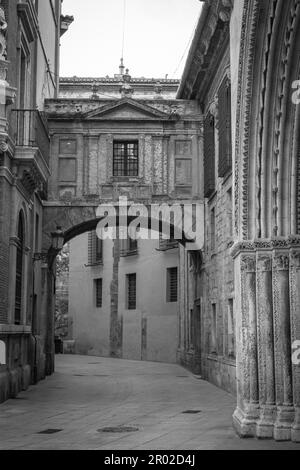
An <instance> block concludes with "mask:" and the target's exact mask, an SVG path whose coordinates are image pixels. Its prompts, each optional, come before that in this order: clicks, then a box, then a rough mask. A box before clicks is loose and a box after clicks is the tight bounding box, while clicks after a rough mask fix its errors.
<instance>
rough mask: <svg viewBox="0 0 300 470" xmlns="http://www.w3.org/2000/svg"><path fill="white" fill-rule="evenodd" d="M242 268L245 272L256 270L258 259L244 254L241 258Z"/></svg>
mask: <svg viewBox="0 0 300 470" xmlns="http://www.w3.org/2000/svg"><path fill="white" fill-rule="evenodd" d="M241 270H242V271H245V272H256V260H255V258H254V257H253V256H243V257H242V259H241Z"/></svg>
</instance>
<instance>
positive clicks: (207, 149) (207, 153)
mask: <svg viewBox="0 0 300 470" xmlns="http://www.w3.org/2000/svg"><path fill="white" fill-rule="evenodd" d="M214 191H215V119H214V116H213V115H212V114H211V113H208V115H207V116H206V118H205V121H204V197H210V196H211V195H212V194H213V192H214Z"/></svg>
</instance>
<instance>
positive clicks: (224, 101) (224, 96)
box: [218, 76, 232, 177]
mask: <svg viewBox="0 0 300 470" xmlns="http://www.w3.org/2000/svg"><path fill="white" fill-rule="evenodd" d="M218 104H219V165H218V173H219V176H220V177H223V176H225V175H226V173H227V172H228V171H230V170H231V169H232V143H231V138H232V135H231V86H230V81H229V79H228V77H227V76H226V77H225V78H224V80H223V82H222V83H221V86H220V88H219V92H218Z"/></svg>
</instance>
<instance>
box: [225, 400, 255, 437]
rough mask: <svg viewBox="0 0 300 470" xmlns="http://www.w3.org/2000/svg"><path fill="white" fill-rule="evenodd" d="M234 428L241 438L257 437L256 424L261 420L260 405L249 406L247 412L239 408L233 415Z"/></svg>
mask: <svg viewBox="0 0 300 470" xmlns="http://www.w3.org/2000/svg"><path fill="white" fill-rule="evenodd" d="M232 418H233V426H234V429H235V430H236V432H237V434H238V435H239V437H241V438H249V437H255V436H256V424H257V420H258V418H259V405H254V404H251V405H248V406H247V410H246V411H243V410H241V409H240V408H239V407H237V408H236V410H235V412H234V414H233V417H232Z"/></svg>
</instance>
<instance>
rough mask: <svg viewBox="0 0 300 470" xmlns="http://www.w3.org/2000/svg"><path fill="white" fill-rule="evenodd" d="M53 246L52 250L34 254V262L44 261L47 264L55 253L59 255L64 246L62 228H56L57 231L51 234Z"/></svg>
mask: <svg viewBox="0 0 300 470" xmlns="http://www.w3.org/2000/svg"><path fill="white" fill-rule="evenodd" d="M51 237H52V244H51V247H50V250H49V251H47V252H43V253H34V256H33V261H43V262H45V263H47V262H48V261H49V258H51V257H52V255H53V253H58V252H59V251H60V250H61V249H62V248H63V246H64V232H63V231H62V228H61V227H59V226H58V227H56V231H55V232H52V233H51Z"/></svg>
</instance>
